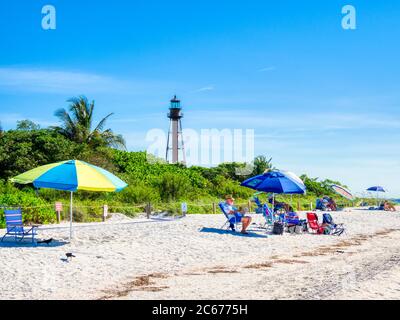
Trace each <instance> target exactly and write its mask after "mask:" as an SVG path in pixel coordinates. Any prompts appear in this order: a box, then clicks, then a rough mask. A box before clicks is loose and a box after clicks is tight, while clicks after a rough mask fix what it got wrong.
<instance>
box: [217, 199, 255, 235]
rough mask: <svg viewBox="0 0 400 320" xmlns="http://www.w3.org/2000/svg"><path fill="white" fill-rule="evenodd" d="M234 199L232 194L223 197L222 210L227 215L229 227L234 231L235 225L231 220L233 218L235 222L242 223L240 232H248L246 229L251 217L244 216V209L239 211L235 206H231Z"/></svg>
mask: <svg viewBox="0 0 400 320" xmlns="http://www.w3.org/2000/svg"><path fill="white" fill-rule="evenodd" d="M234 201H235V199H234V198H233V197H232V196H226V197H225V203H224V211H225V212H226V214H227V215H228V217H229V221H230V227H231V229H232V230H233V231H236V230H235V225H234V224H233V223H232V222H231V221H232V219H233V218H235V219H236V221H237V222H241V223H242V231H241V233H243V234H248V233H247V232H246V229H247V228H248V226H249V225H250V223H251V217H246V216H245V212H244V211H242V212H240V211H239V210H238V209H237V208H236V207H234V206H233V202H234Z"/></svg>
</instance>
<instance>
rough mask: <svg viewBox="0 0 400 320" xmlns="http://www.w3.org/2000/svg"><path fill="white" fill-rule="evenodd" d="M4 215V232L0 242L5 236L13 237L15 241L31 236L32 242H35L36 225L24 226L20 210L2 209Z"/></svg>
mask: <svg viewBox="0 0 400 320" xmlns="http://www.w3.org/2000/svg"><path fill="white" fill-rule="evenodd" d="M4 217H5V219H6V228H7V231H6V234H5V235H4V236H3V238H2V239H1V242H3V241H4V239H5V238H6V236H8V235H9V236H12V237H14V240H15V241H18V240H19V241H20V242H21V241H22V240H23V239H24V238H25V237H28V236H29V237H32V243H34V242H35V235H36V234H37V233H36V229H37V228H38V226H31V227H30V229H26V228H24V224H23V221H22V210H21V209H15V210H4Z"/></svg>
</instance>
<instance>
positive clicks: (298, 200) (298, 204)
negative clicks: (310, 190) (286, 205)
mask: <svg viewBox="0 0 400 320" xmlns="http://www.w3.org/2000/svg"><path fill="white" fill-rule="evenodd" d="M297 211H300V199H299V198H297Z"/></svg>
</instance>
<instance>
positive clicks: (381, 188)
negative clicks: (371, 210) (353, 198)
mask: <svg viewBox="0 0 400 320" xmlns="http://www.w3.org/2000/svg"><path fill="white" fill-rule="evenodd" d="M367 191H370V192H376V204H377V206H378V207H379V204H380V203H379V192H386V190H385V189H384V188H383V187H381V186H374V187H371V188H368V189H367Z"/></svg>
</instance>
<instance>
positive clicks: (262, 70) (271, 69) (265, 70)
mask: <svg viewBox="0 0 400 320" xmlns="http://www.w3.org/2000/svg"><path fill="white" fill-rule="evenodd" d="M274 70H276V67H274V66H270V67H266V68H262V69H259V70H258V72H268V71H274Z"/></svg>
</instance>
